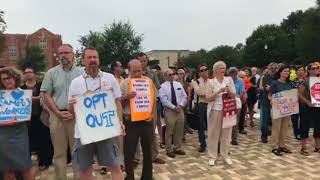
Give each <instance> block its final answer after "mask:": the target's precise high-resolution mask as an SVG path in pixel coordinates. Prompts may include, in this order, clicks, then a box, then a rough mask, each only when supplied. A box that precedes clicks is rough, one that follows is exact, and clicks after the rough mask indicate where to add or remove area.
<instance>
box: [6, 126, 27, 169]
mask: <svg viewBox="0 0 320 180" xmlns="http://www.w3.org/2000/svg"><path fill="white" fill-rule="evenodd" d="M31 167H32V161H31V157H30V152H29V138H28V128H27V125H26V123H20V124H16V125H11V126H0V171H23V170H26V169H29V168H31Z"/></svg>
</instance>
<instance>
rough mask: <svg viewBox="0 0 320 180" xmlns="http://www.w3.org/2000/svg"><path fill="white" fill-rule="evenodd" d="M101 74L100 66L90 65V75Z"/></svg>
mask: <svg viewBox="0 0 320 180" xmlns="http://www.w3.org/2000/svg"><path fill="white" fill-rule="evenodd" d="M98 72H99V66H98V65H90V66H89V68H88V74H92V75H96V74H98Z"/></svg>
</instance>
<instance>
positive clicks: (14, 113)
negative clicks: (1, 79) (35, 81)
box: [0, 89, 32, 125]
mask: <svg viewBox="0 0 320 180" xmlns="http://www.w3.org/2000/svg"><path fill="white" fill-rule="evenodd" d="M31 110H32V90H22V89H16V90H1V91H0V124H3V125H5V124H10V123H13V122H17V121H29V120H30V119H31Z"/></svg>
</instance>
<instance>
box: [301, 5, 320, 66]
mask: <svg viewBox="0 0 320 180" xmlns="http://www.w3.org/2000/svg"><path fill="white" fill-rule="evenodd" d="M319 23H320V9H319V8H318V9H314V8H311V9H309V10H307V11H306V12H305V13H304V18H303V22H302V28H301V29H300V31H299V32H298V33H297V37H296V41H295V46H296V48H297V50H298V51H297V56H298V57H297V61H299V62H305V63H309V62H312V61H313V60H319V59H320V46H319V44H320V26H319Z"/></svg>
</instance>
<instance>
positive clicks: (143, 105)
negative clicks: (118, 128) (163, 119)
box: [129, 78, 155, 122]
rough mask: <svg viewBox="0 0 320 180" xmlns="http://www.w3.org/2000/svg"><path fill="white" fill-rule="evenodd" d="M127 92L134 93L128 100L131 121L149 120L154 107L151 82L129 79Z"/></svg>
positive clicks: (148, 80) (143, 79)
mask: <svg viewBox="0 0 320 180" xmlns="http://www.w3.org/2000/svg"><path fill="white" fill-rule="evenodd" d="M129 92H136V96H135V97H134V98H131V99H130V113H131V121H133V122H135V121H144V120H149V119H151V117H152V112H153V109H154V105H155V102H154V91H153V84H152V81H151V80H150V79H149V78H135V79H130V82H129Z"/></svg>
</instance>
